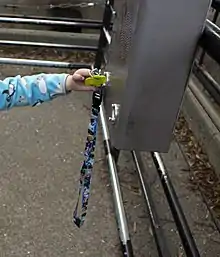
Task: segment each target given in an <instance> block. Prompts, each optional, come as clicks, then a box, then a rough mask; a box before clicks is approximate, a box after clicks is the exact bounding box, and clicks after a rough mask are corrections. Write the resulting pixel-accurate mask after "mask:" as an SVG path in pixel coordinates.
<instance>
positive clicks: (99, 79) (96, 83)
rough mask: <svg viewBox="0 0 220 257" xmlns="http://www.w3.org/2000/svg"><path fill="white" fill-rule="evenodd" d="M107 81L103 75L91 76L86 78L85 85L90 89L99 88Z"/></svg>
mask: <svg viewBox="0 0 220 257" xmlns="http://www.w3.org/2000/svg"><path fill="white" fill-rule="evenodd" d="M106 81H107V78H106V76H104V75H93V76H92V77H89V78H86V80H85V85H86V86H92V87H101V86H102V85H103V84H105V83H106Z"/></svg>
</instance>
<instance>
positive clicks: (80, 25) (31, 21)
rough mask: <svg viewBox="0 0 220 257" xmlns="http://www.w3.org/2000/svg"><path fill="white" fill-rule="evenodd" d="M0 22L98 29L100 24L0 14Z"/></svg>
mask: <svg viewBox="0 0 220 257" xmlns="http://www.w3.org/2000/svg"><path fill="white" fill-rule="evenodd" d="M0 22H5V23H18V24H19V23H23V24H35V25H58V26H71V27H76V28H88V29H92V28H93V29H100V27H101V26H100V24H96V23H88V22H81V21H64V20H49V19H48V20H47V19H32V18H16V17H3V16H0Z"/></svg>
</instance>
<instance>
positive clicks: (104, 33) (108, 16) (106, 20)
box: [95, 0, 114, 69]
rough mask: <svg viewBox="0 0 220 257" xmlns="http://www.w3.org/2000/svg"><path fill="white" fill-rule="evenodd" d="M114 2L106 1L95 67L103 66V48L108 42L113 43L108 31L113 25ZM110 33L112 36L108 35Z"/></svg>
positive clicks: (112, 0)
mask: <svg viewBox="0 0 220 257" xmlns="http://www.w3.org/2000/svg"><path fill="white" fill-rule="evenodd" d="M113 4H114V0H111V1H106V3H105V10H104V15H103V26H102V28H101V30H100V37H99V44H98V51H97V54H96V58H95V67H96V68H98V69H100V68H101V65H102V62H103V61H104V53H103V49H104V48H105V46H106V44H107V43H108V44H110V43H111V36H110V34H109V32H108V31H109V30H110V27H111V20H112V16H113V12H112V9H113ZM108 34H109V36H110V37H109V36H108ZM108 40H109V41H108Z"/></svg>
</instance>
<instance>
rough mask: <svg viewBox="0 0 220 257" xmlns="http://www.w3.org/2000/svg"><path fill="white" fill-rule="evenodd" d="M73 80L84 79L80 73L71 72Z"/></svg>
mask: <svg viewBox="0 0 220 257" xmlns="http://www.w3.org/2000/svg"><path fill="white" fill-rule="evenodd" d="M73 80H76V81H83V80H84V77H83V76H81V75H80V74H73Z"/></svg>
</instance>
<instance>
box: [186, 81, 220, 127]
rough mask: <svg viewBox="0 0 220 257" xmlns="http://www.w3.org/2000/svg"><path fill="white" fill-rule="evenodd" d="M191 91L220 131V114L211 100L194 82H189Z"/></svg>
mask: <svg viewBox="0 0 220 257" xmlns="http://www.w3.org/2000/svg"><path fill="white" fill-rule="evenodd" d="M189 89H190V90H191V92H192V93H193V95H194V96H195V98H196V100H197V101H198V102H199V103H200V105H201V106H202V107H203V109H204V110H205V112H206V113H207V115H208V116H209V118H210V119H211V121H212V122H213V124H214V125H215V127H216V128H217V129H218V130H219V131H220V119H219V112H218V111H217V110H216V109H215V108H214V106H213V103H212V101H211V99H210V98H209V97H208V96H207V95H205V94H204V92H203V91H202V90H201V89H200V88H199V87H198V86H197V85H196V84H195V83H194V82H193V81H192V80H190V82H189Z"/></svg>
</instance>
